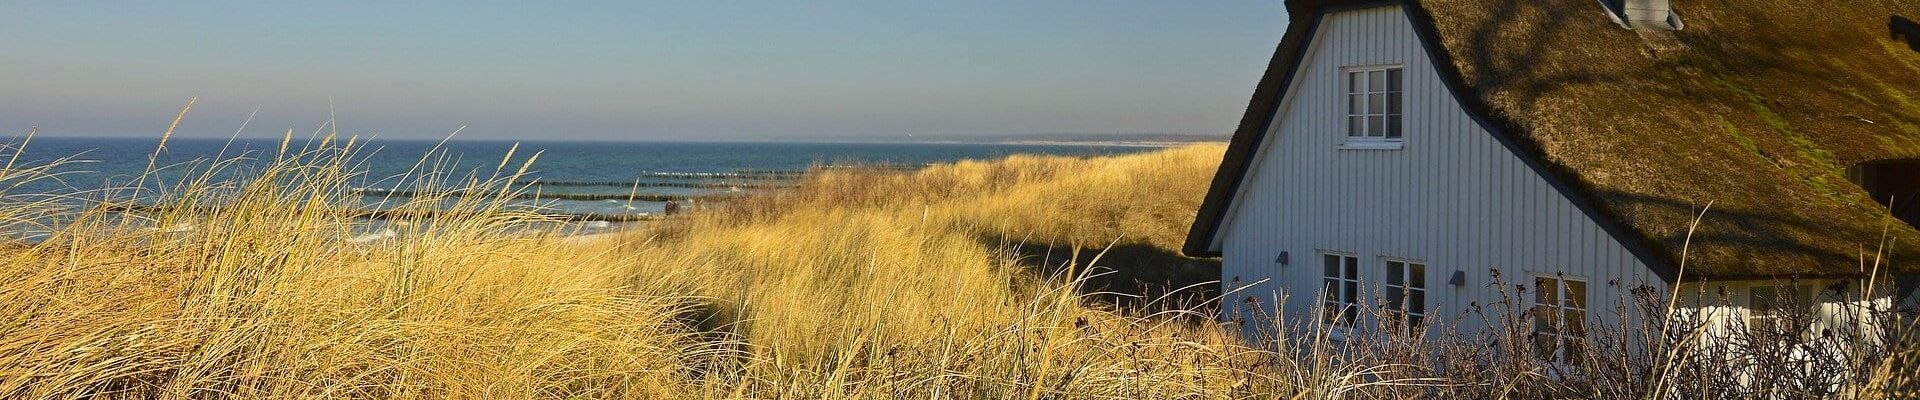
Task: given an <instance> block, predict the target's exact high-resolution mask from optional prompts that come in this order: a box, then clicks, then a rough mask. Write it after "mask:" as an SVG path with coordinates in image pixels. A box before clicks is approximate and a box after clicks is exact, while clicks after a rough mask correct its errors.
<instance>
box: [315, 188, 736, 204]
mask: <svg viewBox="0 0 1920 400" xmlns="http://www.w3.org/2000/svg"><path fill="white" fill-rule="evenodd" d="M353 192H354V193H355V194H359V195H362V196H387V197H421V196H453V197H465V196H500V197H502V198H507V199H514V200H586V201H596V200H633V201H686V200H689V199H695V198H713V197H725V196H727V195H704V196H687V195H664V194H637V193H636V194H627V193H618V194H616V193H549V192H536V191H518V192H506V193H501V192H482V193H469V192H467V191H463V190H452V191H442V192H421V191H414V190H388V189H369V188H361V189H354V190H353Z"/></svg>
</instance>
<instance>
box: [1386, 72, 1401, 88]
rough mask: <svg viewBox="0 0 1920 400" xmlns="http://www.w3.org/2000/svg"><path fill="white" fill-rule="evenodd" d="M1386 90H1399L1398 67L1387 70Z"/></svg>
mask: <svg viewBox="0 0 1920 400" xmlns="http://www.w3.org/2000/svg"><path fill="white" fill-rule="evenodd" d="M1387 91H1389V92H1398V91H1400V69H1399V68H1394V69H1389V70H1387Z"/></svg>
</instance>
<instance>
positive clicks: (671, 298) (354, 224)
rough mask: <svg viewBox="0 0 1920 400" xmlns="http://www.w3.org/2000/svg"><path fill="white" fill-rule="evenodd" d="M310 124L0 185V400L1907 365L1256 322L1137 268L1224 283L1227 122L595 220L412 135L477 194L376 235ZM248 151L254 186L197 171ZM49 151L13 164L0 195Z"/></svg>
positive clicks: (1790, 384) (1361, 390)
mask: <svg viewBox="0 0 1920 400" xmlns="http://www.w3.org/2000/svg"><path fill="white" fill-rule="evenodd" d="M297 147H299V148H290V149H287V150H282V151H280V152H279V153H277V154H270V155H269V154H254V155H250V156H251V157H260V158H266V159H269V160H270V161H271V162H269V163H267V164H266V165H264V166H246V167H242V166H237V165H241V164H232V163H228V162H221V161H210V162H208V163H205V164H200V165H188V166H180V167H176V168H186V169H188V170H189V171H197V172H195V173H188V174H184V176H187V178H185V179H182V180H178V181H168V182H152V180H157V179H158V178H156V177H152V176H149V177H144V178H140V179H141V180H143V181H147V182H148V183H150V185H147V186H148V187H152V186H161V187H163V188H164V189H162V190H158V191H155V192H151V193H145V194H143V195H144V196H146V197H145V198H148V199H152V200H158V201H160V203H161V204H159V205H157V206H152V207H144V208H142V209H141V211H140V212H137V213H121V212H115V211H114V210H115V209H116V208H114V207H92V208H77V209H76V208H71V207H67V206H62V205H61V204H63V203H61V202H58V201H54V200H57V199H49V198H45V197H39V196H33V195H25V194H11V193H4V192H0V227H4V228H8V229H33V228H34V227H35V225H36V224H41V223H44V222H45V221H47V219H46V218H48V217H49V216H52V217H54V218H56V219H59V220H61V221H63V223H62V224H60V227H59V228H58V229H55V230H53V231H52V234H51V235H50V236H47V237H46V238H45V239H44V240H41V241H37V242H26V241H13V242H8V243H4V244H0V398H369V399H372V398H379V399H386V398H423V399H424V398H435V399H438V398H509V399H511V398H555V399H572V398H616V399H659V398H864V399H892V398H993V399H1000V398H1026V399H1037V398H1048V399H1135V398H1196V399H1198V398H1206V399H1224V398H1327V397H1359V398H1431V397H1441V398H1550V397H1551V398H1660V397H1685V398H1695V397H1700V398H1708V397H1713V396H1720V397H1731V398H1742V397H1745V398H1795V397H1805V396H1809V395H1827V394H1832V393H1828V391H1838V394H1837V397H1842V398H1846V397H1858V398H1876V397H1883V396H1887V395H1889V391H1894V390H1903V389H1905V390H1911V389H1912V387H1913V386H1912V385H1914V384H1913V383H1912V381H1913V377H1912V376H1911V374H1907V373H1904V372H1900V371H1911V370H1912V368H1911V366H1912V365H1913V360H1915V359H1916V358H1920V351H1917V350H1915V348H1916V347H1920V346H1916V345H1915V344H1914V343H1913V341H1912V340H1911V339H1910V336H1899V337H1896V338H1895V339H1894V342H1893V343H1901V344H1900V345H1898V346H1892V347H1891V348H1887V349H1884V350H1872V351H1865V352H1856V353H1848V354H1861V355H1863V356H1860V358H1855V359H1850V360H1849V361H1847V364H1834V365H1825V364H1822V365H1824V366H1819V368H1815V366H1816V365H1814V364H1808V362H1809V360H1810V359H1809V358H1808V356H1807V353H1794V352H1782V351H1778V350H1779V347H1777V346H1774V345H1773V344H1772V343H1774V342H1764V343H1760V342H1756V343H1759V344H1754V345H1751V346H1747V347H1736V348H1735V350H1746V351H1752V350H1756V349H1758V350H1769V349H1771V350H1770V351H1763V352H1750V353H1733V354H1722V353H1712V352H1702V351H1701V349H1699V348H1697V345H1696V344H1695V343H1698V341H1694V340H1691V339H1688V338H1691V337H1692V336H1688V335H1693V334H1695V333H1697V332H1695V331H1689V330H1685V329H1681V330H1676V331H1675V333H1676V335H1678V336H1675V338H1677V339H1675V338H1667V339H1662V338H1654V339H1645V338H1638V339H1641V340H1643V341H1642V342H1640V343H1654V344H1653V345H1645V346H1641V347H1638V348H1637V349H1636V350H1621V349H1623V348H1624V347H1618V346H1615V347H1608V346H1592V345H1591V344H1589V346H1590V347H1591V348H1592V349H1593V351H1590V352H1588V354H1592V355H1594V357H1589V358H1587V359H1585V360H1582V362H1580V363H1574V364H1572V365H1570V366H1568V367H1566V368H1570V369H1560V368H1561V367H1546V366H1545V365H1546V364H1543V363H1540V362H1537V361H1536V360H1535V358H1534V357H1532V356H1531V355H1529V354H1528V353H1527V351H1528V349H1530V348H1531V347H1530V346H1529V343H1531V340H1530V338H1529V337H1528V336H1527V335H1526V334H1525V333H1524V332H1526V331H1527V327H1530V326H1531V325H1530V324H1531V321H1530V320H1528V319H1526V318H1525V317H1524V315H1525V313H1524V310H1522V311H1515V312H1509V313H1507V314H1510V315H1515V316H1520V317H1518V318H1517V319H1512V318H1510V319H1502V320H1498V321H1496V322H1497V323H1503V327H1504V330H1496V331H1492V332H1491V333H1490V334H1482V335H1465V336H1462V335H1454V334H1450V333H1448V332H1445V331H1443V330H1442V329H1443V327H1440V326H1436V327H1434V328H1432V329H1434V330H1435V332H1433V334H1431V335H1427V336H1426V337H1430V339H1423V337H1422V336H1418V335H1406V334H1405V332H1392V333H1388V332H1384V331H1373V330H1369V329H1370V328H1367V327H1359V328H1356V330H1355V331H1354V332H1353V333H1352V334H1350V335H1348V336H1347V340H1345V341H1343V342H1337V343H1336V342H1332V341H1328V340H1324V339H1325V335H1326V334H1327V331H1326V330H1324V329H1318V327H1319V325H1317V324H1311V323H1309V324H1306V326H1305V327H1301V326H1280V327H1278V328H1279V329H1277V330H1275V331H1276V332H1278V333H1279V334H1280V335H1283V336H1284V338H1285V339H1287V340H1270V341H1263V342H1259V343H1253V344H1249V343H1246V342H1242V341H1241V340H1240V339H1239V338H1237V337H1236V336H1235V335H1233V334H1231V333H1230V331H1231V330H1232V327H1231V326H1221V325H1218V324H1214V323H1211V318H1210V316H1205V315H1194V314H1201V313H1204V312H1196V311H1189V310H1194V309H1192V308H1188V307H1187V306H1191V305H1195V304H1194V303H1191V302H1188V303H1181V304H1180V305H1174V306H1170V305H1169V303H1175V302H1179V301H1190V300H1193V299H1194V298H1192V297H1182V296H1161V295H1160V293H1165V292H1167V290H1166V289H1169V287H1161V288H1158V289H1154V288H1145V289H1146V290H1139V289H1141V288H1137V287H1130V286H1129V285H1132V284H1134V283H1135V281H1136V280H1138V281H1147V282H1159V283H1162V284H1165V285H1168V286H1172V287H1179V286H1183V285H1185V284H1187V283H1195V282H1205V281H1207V280H1209V279H1213V278H1212V277H1211V276H1210V275H1209V272H1210V269H1211V266H1210V265H1209V264H1207V263H1206V262H1204V261H1196V260H1188V259H1184V258H1181V257H1178V256H1177V255H1175V254H1174V253H1173V251H1174V250H1173V249H1175V248H1177V246H1178V245H1179V243H1180V242H1181V240H1182V237H1181V236H1182V235H1183V231H1184V229H1185V227H1186V225H1187V223H1188V221H1189V220H1190V219H1191V218H1192V216H1191V213H1192V212H1193V210H1194V209H1195V207H1197V206H1198V204H1197V203H1198V202H1199V197H1200V196H1201V194H1202V191H1203V189H1204V187H1203V186H1204V185H1205V184H1206V183H1205V182H1207V181H1208V179H1207V178H1208V176H1209V174H1210V173H1211V172H1212V169H1213V168H1214V166H1215V165H1216V164H1217V163H1218V160H1219V157H1220V153H1221V152H1222V150H1223V149H1222V147H1221V146H1218V145H1199V146H1192V147H1183V148H1175V149H1168V150H1164V151H1159V152H1153V153H1145V154H1136V155H1127V156H1116V157H1100V158H1085V159H1082V158H1067V157H1034V156H1015V157H1011V158H1008V159H1004V160H995V161H983V162H962V163H957V164H952V165H941V166H934V167H931V168H927V169H925V170H921V171H916V172H907V173H902V172H879V171H853V170H838V169H835V170H830V171H823V172H820V173H818V174H814V175H812V176H810V177H809V178H807V179H806V180H805V181H804V183H803V185H802V186H800V187H798V188H795V189H791V190H784V191H779V192H774V193H769V194H765V195H758V196H755V197H750V198H745V199H739V200H737V201H730V202H729V203H727V204H722V205H715V206H712V207H710V208H708V209H706V210H701V211H698V212H694V213H691V214H689V215H687V216H685V217H679V218H673V219H669V220H666V221H661V222H656V223H652V225H648V226H645V227H642V228H638V229H634V230H629V231H626V232H621V233H618V234H612V235H604V236H596V237H587V238H582V237H561V236H553V235H545V234H530V233H528V232H531V231H529V230H527V229H525V228H527V227H528V226H529V224H538V223H546V222H552V221H547V220H545V219H544V217H542V216H541V215H540V214H538V213H536V212H534V211H538V210H525V209H519V208H515V207H511V206H509V204H510V203H511V201H509V200H511V199H512V198H513V197H514V196H515V194H516V192H518V191H520V190H528V188H529V187H530V186H528V185H525V184H524V182H519V180H518V178H519V177H520V176H521V175H522V174H523V173H524V172H525V171H526V170H527V168H529V165H531V164H534V161H535V159H537V158H538V156H537V155H534V156H527V155H525V154H520V155H515V154H511V153H509V154H507V155H506V157H505V159H504V160H503V161H502V162H501V163H500V164H499V166H498V167H497V168H495V170H494V171H490V172H489V171H478V172H477V175H473V176H446V175H441V174H438V173H434V172H432V171H435V170H437V168H435V166H436V165H444V164H442V163H441V161H444V160H445V158H444V156H445V155H444V154H439V155H432V154H430V155H428V156H427V157H426V158H425V160H424V161H423V163H422V166H421V168H420V170H421V171H425V172H423V173H420V174H416V175H417V176H416V177H415V178H414V179H413V180H411V181H410V182H403V185H402V186H404V187H408V188H410V189H415V191H418V192H423V193H454V192H459V193H468V194H472V193H494V194H495V195H493V196H472V195H467V196H444V197H435V196H426V197H421V198H416V199H414V200H411V203H408V204H405V205H402V206H401V207H400V209H399V210H398V211H395V212H393V213H391V214H392V215H394V216H398V217H400V219H399V220H397V221H393V223H392V224H390V225H389V227H390V228H392V229H394V230H395V231H397V232H396V233H397V234H396V235H393V236H392V237H388V238H385V239H380V240H372V241H367V240H364V239H366V238H365V237H362V236H360V235H361V233H362V232H364V231H365V227H364V226H363V225H364V223H365V222H364V221H362V220H357V219H355V218H356V217H355V216H354V215H353V213H351V212H343V210H347V209H348V208H350V207H351V206H353V205H354V204H355V203H354V202H353V200H352V199H354V197H353V196H355V195H354V194H353V193H352V191H351V185H349V182H351V181H352V179H351V178H353V176H354V174H355V173H356V171H355V170H354V168H353V167H352V166H353V165H356V157H354V156H352V155H353V154H355V153H356V152H357V151H358V150H357V149H355V148H354V143H353V141H351V140H349V141H347V142H346V143H344V144H342V143H332V142H331V141H330V140H322V141H320V143H317V144H310V145H308V146H297ZM7 153H18V149H17V148H13V147H8V148H0V154H7ZM235 168H245V169H246V170H245V171H239V172H243V174H244V175H246V176H250V177H252V179H247V180H242V181H240V182H237V183H232V184H229V183H222V182H220V181H221V179H215V178H214V177H215V176H218V175H219V174H218V173H217V172H219V171H229V172H232V170H233V169H235ZM55 170H57V168H53V167H49V166H46V165H38V164H34V165H29V164H22V163H15V162H8V163H7V167H4V168H0V188H6V187H12V186H13V185H14V184H17V183H20V182H23V181H27V180H35V179H56V178H58V176H57V175H54V171H55ZM447 182H458V183H456V184H452V185H451V186H454V187H448V186H449V185H448V184H447ZM123 194H124V193H123ZM105 195H106V194H102V193H81V194H77V196H81V197H90V198H101V197H104V196H105ZM449 204H450V205H451V208H450V209H445V208H441V207H443V206H446V205H449ZM429 211H431V212H429ZM10 231H11V230H10ZM1103 251H1104V255H1102V254H1103ZM1201 286H1203V287H1206V286H1210V285H1204V284H1203V285H1201ZM1103 288H1104V289H1111V290H1118V291H1124V292H1127V293H1145V294H1146V295H1145V296H1137V295H1124V294H1103V293H1099V292H1100V291H1101V290H1102V289H1103ZM1130 296H1132V297H1130ZM1209 296H1211V295H1209V294H1200V295H1198V297H1197V298H1198V299H1201V300H1204V299H1206V298H1208V297H1209ZM1519 296H1520V297H1518V298H1525V294H1524V293H1522V294H1519ZM1199 305H1201V306H1204V304H1199ZM1498 306H1499V305H1491V304H1490V305H1488V307H1489V308H1490V309H1492V308H1499V307H1498ZM1509 311H1512V310H1509ZM1377 312H1378V311H1375V313H1376V314H1375V315H1373V316H1372V317H1371V319H1372V320H1383V319H1386V318H1389V316H1385V315H1379V314H1377ZM1189 317H1191V318H1189ZM1482 317H1485V318H1497V317H1498V316H1497V315H1495V316H1478V315H1476V316H1469V318H1482ZM1293 322H1294V323H1300V322H1301V321H1293ZM1640 328H1647V327H1640ZM1637 330H1653V329H1637ZM1656 331H1657V330H1656ZM1503 332H1504V334H1503ZM1592 332H1595V334H1594V336H1596V339H1595V340H1596V342H1595V343H1603V344H1604V343H1624V342H1626V341H1629V340H1634V339H1636V338H1635V337H1614V336H1609V335H1628V334H1629V333H1630V332H1629V330H1627V329H1618V330H1614V329H1606V327H1599V326H1596V327H1594V328H1593V329H1592ZM1663 340H1664V342H1663ZM1828 341H1829V342H1830V341H1831V340H1828ZM1809 343H1810V344H1811V345H1813V346H1827V344H1825V343H1827V342H1809ZM1816 348H1817V347H1816ZM1643 350H1644V351H1643ZM1753 354H1760V356H1755V355H1753ZM1768 354H1771V355H1770V356H1768ZM1729 356H1732V357H1737V358H1734V359H1732V360H1737V361H1741V362H1740V363H1730V362H1729V359H1728V358H1726V357H1729ZM1769 357H1771V358H1769ZM1433 360H1444V361H1445V362H1443V363H1433V362H1430V361H1433ZM1754 365H1766V366H1781V367H1779V368H1769V369H1764V370H1762V369H1753V368H1750V366H1754ZM1854 372H1858V374H1854ZM1759 373H1764V375H1761V374H1759ZM1553 377H1558V378H1553ZM1835 377H1839V378H1845V379H1843V380H1844V382H1835V383H1833V384H1831V385H1829V384H1827V383H1823V382H1829V380H1831V379H1835ZM1742 382H1768V383H1769V385H1760V386H1755V385H1748V384H1746V383H1742ZM1807 382H1814V383H1807ZM1903 385H1904V386H1903ZM1808 388H1812V389H1808Z"/></svg>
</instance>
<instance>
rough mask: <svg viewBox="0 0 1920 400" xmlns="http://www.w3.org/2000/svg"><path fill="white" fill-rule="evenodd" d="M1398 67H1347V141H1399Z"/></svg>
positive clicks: (1399, 92)
mask: <svg viewBox="0 0 1920 400" xmlns="http://www.w3.org/2000/svg"><path fill="white" fill-rule="evenodd" d="M1402 69H1403V68H1401V67H1397V66H1396V67H1369V68H1352V69H1348V70H1347V141H1349V142H1398V141H1400V134H1401V130H1402V129H1404V128H1403V127H1402V126H1401V111H1402V108H1403V107H1402V102H1403V101H1404V100H1405V99H1404V98H1403V97H1402V96H1401V85H1402V83H1401V70H1402Z"/></svg>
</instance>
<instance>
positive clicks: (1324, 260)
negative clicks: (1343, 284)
mask: <svg viewBox="0 0 1920 400" xmlns="http://www.w3.org/2000/svg"><path fill="white" fill-rule="evenodd" d="M1320 263H1321V265H1323V266H1325V268H1324V269H1325V270H1326V272H1325V273H1323V274H1321V276H1325V277H1328V278H1332V277H1337V276H1340V256H1336V255H1332V254H1327V255H1322V256H1320Z"/></svg>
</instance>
